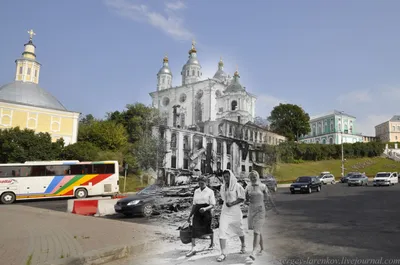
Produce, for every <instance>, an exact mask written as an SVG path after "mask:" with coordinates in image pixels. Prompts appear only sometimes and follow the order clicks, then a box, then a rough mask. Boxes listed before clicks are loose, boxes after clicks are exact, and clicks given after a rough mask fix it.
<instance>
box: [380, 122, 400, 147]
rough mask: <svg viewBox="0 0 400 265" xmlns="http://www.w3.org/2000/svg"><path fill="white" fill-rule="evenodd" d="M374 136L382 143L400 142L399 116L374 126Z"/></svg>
mask: <svg viewBox="0 0 400 265" xmlns="http://www.w3.org/2000/svg"><path fill="white" fill-rule="evenodd" d="M375 136H376V137H377V138H378V139H380V140H381V141H382V142H399V141H400V115H394V116H393V117H392V118H391V119H390V120H388V121H385V122H383V123H381V124H379V125H376V126H375Z"/></svg>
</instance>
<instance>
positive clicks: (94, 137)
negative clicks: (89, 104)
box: [78, 121, 128, 151]
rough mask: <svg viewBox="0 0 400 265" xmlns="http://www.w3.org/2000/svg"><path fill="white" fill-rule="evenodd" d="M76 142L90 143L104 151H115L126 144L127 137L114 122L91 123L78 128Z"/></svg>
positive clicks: (123, 129)
mask: <svg viewBox="0 0 400 265" xmlns="http://www.w3.org/2000/svg"><path fill="white" fill-rule="evenodd" d="M78 141H84V142H90V143H92V144H94V145H95V146H97V147H98V148H100V149H101V150H104V151H106V150H108V151H115V150H119V149H121V148H123V147H125V146H126V145H127V144H128V135H127V132H126V129H125V128H124V126H123V125H122V124H119V123H117V122H115V121H92V122H90V123H89V124H81V125H80V126H79V133H78Z"/></svg>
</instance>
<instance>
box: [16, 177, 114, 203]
mask: <svg viewBox="0 0 400 265" xmlns="http://www.w3.org/2000/svg"><path fill="white" fill-rule="evenodd" d="M110 176H112V174H90V175H71V176H55V177H54V178H53V179H52V180H51V182H50V184H49V186H48V187H47V189H46V191H45V192H44V193H29V194H17V199H24V198H34V197H37V198H40V197H56V196H73V195H74V187H75V186H86V185H89V183H90V182H91V183H92V186H94V185H96V184H97V183H99V182H101V181H103V180H105V179H106V178H108V177H110ZM60 186H62V187H61V188H60Z"/></svg>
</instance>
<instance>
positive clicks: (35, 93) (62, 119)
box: [0, 30, 80, 145]
mask: <svg viewBox="0 0 400 265" xmlns="http://www.w3.org/2000/svg"><path fill="white" fill-rule="evenodd" d="M28 33H29V34H30V38H29V41H28V42H27V43H26V44H25V45H24V46H25V48H24V51H23V53H22V56H21V58H18V59H17V60H16V61H15V63H16V70H15V80H14V82H11V83H9V84H5V85H3V86H0V129H7V128H13V127H19V128H21V129H25V128H27V129H31V130H34V131H35V132H44V133H49V134H50V135H51V138H52V141H56V140H57V139H60V138H63V139H64V142H65V145H69V144H73V143H76V142H77V138H78V121H79V116H80V113H79V112H75V111H70V110H67V109H66V108H65V107H64V106H63V105H62V104H61V102H60V101H58V100H57V99H56V98H55V97H54V96H53V95H51V94H50V93H49V92H47V91H46V90H44V89H43V88H41V87H40V86H39V77H40V72H41V64H40V63H39V62H38V61H37V60H36V53H35V49H36V46H35V45H34V44H33V41H32V38H33V35H35V33H34V32H33V31H32V30H30V31H29V32H28Z"/></svg>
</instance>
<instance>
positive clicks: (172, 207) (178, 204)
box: [156, 185, 247, 229]
mask: <svg viewBox="0 0 400 265" xmlns="http://www.w3.org/2000/svg"><path fill="white" fill-rule="evenodd" d="M197 188H198V186H197V185H183V186H170V187H163V189H162V190H163V192H162V193H163V196H162V197H160V198H159V199H158V200H157V205H158V207H157V208H158V210H159V214H158V215H156V218H161V219H164V220H165V221H167V222H168V223H170V224H172V225H176V226H180V225H181V224H182V223H183V222H185V221H186V220H187V218H188V217H189V214H190V211H191V209H192V201H193V195H194V191H195V189H197ZM210 188H211V189H212V190H213V191H214V194H215V199H216V202H217V205H216V206H215V208H214V210H213V221H212V228H213V229H216V228H218V227H219V217H220V214H221V209H222V203H223V201H222V200H221V195H220V193H219V186H218V187H210ZM241 208H242V212H243V217H247V206H246V205H244V204H242V206H241Z"/></svg>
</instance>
